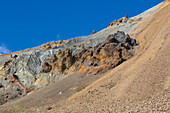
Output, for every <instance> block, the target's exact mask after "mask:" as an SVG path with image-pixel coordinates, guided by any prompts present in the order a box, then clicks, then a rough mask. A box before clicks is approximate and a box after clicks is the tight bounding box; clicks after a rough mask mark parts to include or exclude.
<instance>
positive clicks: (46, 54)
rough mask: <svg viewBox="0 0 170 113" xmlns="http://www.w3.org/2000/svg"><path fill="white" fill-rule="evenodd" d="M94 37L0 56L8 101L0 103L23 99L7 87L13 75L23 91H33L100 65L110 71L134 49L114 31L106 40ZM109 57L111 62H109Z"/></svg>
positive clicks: (0, 72)
mask: <svg viewBox="0 0 170 113" xmlns="http://www.w3.org/2000/svg"><path fill="white" fill-rule="evenodd" d="M96 34H97V33H96ZM96 34H93V37H92V36H89V37H88V36H87V37H80V38H74V39H70V40H68V41H64V42H62V41H61V44H60V45H49V44H47V45H48V46H47V45H44V46H43V49H41V48H36V49H32V50H29V51H25V52H20V53H16V54H14V55H13V56H15V55H16V56H17V57H10V56H0V66H1V67H0V90H1V92H6V94H8V97H9V98H6V97H5V96H4V95H3V94H0V95H1V97H0V98H1V100H0V101H1V103H5V102H7V101H9V100H11V99H13V98H17V97H20V96H22V95H23V93H22V92H23V89H21V88H20V86H18V85H17V84H16V83H11V81H10V76H11V74H14V73H15V75H17V77H18V79H19V82H20V84H21V85H22V86H23V87H32V88H34V89H37V88H41V87H44V86H46V85H48V84H50V83H52V82H55V81H57V80H60V79H63V78H64V77H65V76H66V75H69V74H71V73H75V72H83V71H85V70H86V71H87V72H88V70H90V69H93V67H97V66H100V65H105V64H107V65H106V68H108V69H111V68H114V67H115V66H116V65H119V64H120V63H121V62H122V61H124V60H125V59H126V60H127V59H128V58H130V57H131V55H130V53H129V52H128V51H129V50H130V49H133V46H135V45H136V40H135V39H131V38H130V37H129V35H125V33H124V32H121V31H118V32H117V33H114V34H111V35H109V36H108V35H107V36H108V37H107V36H106V35H103V37H99V38H97V37H96V36H95V35H96ZM98 36H99V34H98ZM120 44H123V45H120ZM53 46H55V47H53ZM51 47H53V48H51ZM54 48H55V49H54ZM120 54H122V55H121V56H122V58H120ZM99 56H102V57H99ZM110 57H112V58H111V59H110ZM101 58H104V59H105V60H106V61H107V63H106V62H103V61H102V59H101ZM99 70H101V69H100V68H99V69H97V68H96V69H95V70H93V71H92V72H90V73H93V74H97V73H98V72H99ZM103 72H104V71H103ZM15 84H16V85H15ZM9 87H11V88H10V89H11V90H8V88H9ZM15 87H17V88H19V89H16V88H15ZM2 89H3V90H2ZM17 90H19V91H17Z"/></svg>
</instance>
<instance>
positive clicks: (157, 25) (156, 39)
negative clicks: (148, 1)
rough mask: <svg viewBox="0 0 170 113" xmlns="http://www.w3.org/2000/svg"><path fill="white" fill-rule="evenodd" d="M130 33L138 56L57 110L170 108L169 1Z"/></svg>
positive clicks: (98, 110) (157, 109)
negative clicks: (138, 48) (137, 47)
mask: <svg viewBox="0 0 170 113" xmlns="http://www.w3.org/2000/svg"><path fill="white" fill-rule="evenodd" d="M131 35H132V36H135V37H136V39H137V40H138V41H139V44H140V46H141V48H140V50H139V51H138V53H137V54H136V56H135V57H133V58H132V59H130V60H128V61H127V62H125V63H123V64H121V65H120V66H118V67H117V68H115V69H113V70H112V71H111V72H110V73H108V74H107V75H105V76H104V77H102V78H101V79H99V80H98V81H96V82H95V83H93V84H92V85H90V86H88V87H87V88H86V89H85V90H83V91H81V92H78V93H76V94H75V95H73V96H72V97H71V98H70V99H69V101H68V103H67V104H66V105H65V106H64V107H62V108H59V109H57V110H56V111H63V112H64V111H68V112H70V111H71V112H92V111H94V112H109V111H110V112H115V111H119V112H127V111H136V112H137V111H150V112H151V111H152V110H153V111H169V110H170V109H169V107H170V92H169V90H170V74H169V73H170V51H169V50H170V5H167V6H165V7H164V8H162V9H159V10H158V11H156V12H155V13H153V14H152V15H150V16H149V17H148V18H147V19H146V20H145V22H144V23H142V24H141V25H140V26H138V28H136V30H135V31H134V32H132V33H131ZM157 95H159V96H160V97H157ZM117 100H118V101H117ZM147 100H148V101H147ZM120 101H126V102H120ZM126 103H128V104H126ZM133 103H134V104H133ZM135 104H136V105H135ZM54 111H55V110H54Z"/></svg>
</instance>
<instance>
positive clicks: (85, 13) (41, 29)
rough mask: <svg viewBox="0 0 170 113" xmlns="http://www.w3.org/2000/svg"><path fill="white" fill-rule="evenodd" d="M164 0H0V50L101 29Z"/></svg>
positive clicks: (13, 48) (9, 49) (17, 48)
mask: <svg viewBox="0 0 170 113" xmlns="http://www.w3.org/2000/svg"><path fill="white" fill-rule="evenodd" d="M162 1H163V0H83V1H81V0H0V53H8V52H14V51H18V50H23V49H26V48H31V47H35V46H38V45H41V44H43V43H45V42H49V41H57V40H65V39H69V38H73V37H77V36H83V35H89V34H90V33H91V32H92V31H93V30H96V31H100V30H102V29H103V28H105V27H107V25H108V24H109V23H110V22H112V21H113V20H114V19H119V18H120V17H123V16H125V15H126V13H127V14H128V16H129V17H132V16H135V15H138V14H139V13H141V12H143V11H145V10H147V9H149V8H151V7H153V6H155V5H157V4H158V3H160V2H162Z"/></svg>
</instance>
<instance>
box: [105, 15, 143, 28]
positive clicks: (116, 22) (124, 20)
mask: <svg viewBox="0 0 170 113" xmlns="http://www.w3.org/2000/svg"><path fill="white" fill-rule="evenodd" d="M141 20H142V17H140V18H136V19H131V18H128V15H127V14H126V16H125V17H122V18H120V19H118V20H117V19H115V20H114V21H112V22H111V23H110V24H108V27H111V26H114V27H116V26H119V25H123V24H128V23H130V24H131V23H135V22H138V21H141Z"/></svg>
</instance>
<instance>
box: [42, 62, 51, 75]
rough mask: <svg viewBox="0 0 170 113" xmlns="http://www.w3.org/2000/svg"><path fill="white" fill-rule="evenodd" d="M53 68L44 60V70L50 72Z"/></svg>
mask: <svg viewBox="0 0 170 113" xmlns="http://www.w3.org/2000/svg"><path fill="white" fill-rule="evenodd" d="M51 69H52V67H51V65H50V64H49V63H48V62H44V63H43V64H42V72H44V73H48V72H50V71H51Z"/></svg>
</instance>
